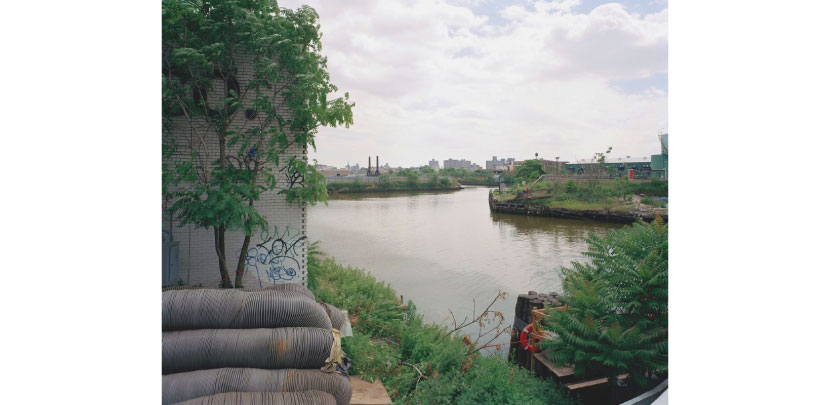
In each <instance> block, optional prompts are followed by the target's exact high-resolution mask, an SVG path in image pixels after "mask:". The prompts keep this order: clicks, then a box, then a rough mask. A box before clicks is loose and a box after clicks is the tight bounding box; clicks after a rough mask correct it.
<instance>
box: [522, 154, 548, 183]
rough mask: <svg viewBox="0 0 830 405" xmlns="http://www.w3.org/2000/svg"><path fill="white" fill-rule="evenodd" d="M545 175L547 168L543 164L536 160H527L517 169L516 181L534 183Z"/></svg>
mask: <svg viewBox="0 0 830 405" xmlns="http://www.w3.org/2000/svg"><path fill="white" fill-rule="evenodd" d="M543 174H545V166H544V165H542V162H540V161H538V160H534V159H529V160H525V161H524V163H522V165H521V166H519V168H518V169H516V179H517V180H519V181H533V180H536V179H537V178H538V177H539V176H541V175H543Z"/></svg>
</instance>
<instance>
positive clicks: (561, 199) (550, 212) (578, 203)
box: [488, 178, 668, 224]
mask: <svg viewBox="0 0 830 405" xmlns="http://www.w3.org/2000/svg"><path fill="white" fill-rule="evenodd" d="M488 202H489V206H490V210H491V211H492V212H502V213H509V214H519V215H532V216H542V217H553V218H572V219H593V220H596V221H603V222H614V223H622V224H630V223H634V222H637V221H638V220H643V221H646V222H651V221H653V220H654V219H655V218H656V217H658V216H660V217H661V218H663V220H664V221H665V222H668V182H666V181H664V180H646V181H644V180H625V179H615V180H601V179H593V180H592V179H587V180H585V179H582V180H576V181H575V180H574V179H566V178H563V179H547V180H544V181H541V182H540V181H536V182H533V183H532V184H531V185H529V186H523V185H522V186H516V187H511V188H508V189H507V190H505V191H504V192H502V193H498V192H490V194H489V197H488Z"/></svg>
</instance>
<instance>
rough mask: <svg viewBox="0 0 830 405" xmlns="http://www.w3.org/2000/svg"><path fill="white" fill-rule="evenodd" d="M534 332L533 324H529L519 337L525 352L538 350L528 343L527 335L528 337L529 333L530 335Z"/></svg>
mask: <svg viewBox="0 0 830 405" xmlns="http://www.w3.org/2000/svg"><path fill="white" fill-rule="evenodd" d="M532 331H533V324H532V323H529V324H527V326H525V327H524V329H522V334H521V335H520V336H519V343H521V344H522V347H523V348H524V349H525V350H530V351H535V350H536V348H535V347H533V345H532V344H530V343H528V341H527V335H528V333H530V332H532Z"/></svg>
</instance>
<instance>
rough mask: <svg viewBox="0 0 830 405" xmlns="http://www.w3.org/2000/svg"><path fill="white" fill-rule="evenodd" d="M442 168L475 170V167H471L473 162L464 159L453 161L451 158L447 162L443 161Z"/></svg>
mask: <svg viewBox="0 0 830 405" xmlns="http://www.w3.org/2000/svg"><path fill="white" fill-rule="evenodd" d="M479 167H480V166H479ZM444 168H445V169H466V170H475V166H474V165H473V162H471V161H469V160H466V159H461V160H455V159H452V158H450V159H447V160H445V161H444Z"/></svg>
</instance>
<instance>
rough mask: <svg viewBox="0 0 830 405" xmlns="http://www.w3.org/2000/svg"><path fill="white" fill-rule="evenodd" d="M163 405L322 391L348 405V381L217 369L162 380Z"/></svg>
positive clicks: (293, 372) (311, 373)
mask: <svg viewBox="0 0 830 405" xmlns="http://www.w3.org/2000/svg"><path fill="white" fill-rule="evenodd" d="M161 387H162V388H161V395H162V403H163V404H174V403H176V402H182V401H186V400H188V399H194V398H199V397H205V396H209V395H214V394H221V393H225V392H266V391H268V392H302V391H312V390H314V391H323V392H327V393H329V394H331V395H332V396H333V397H334V399H335V400H336V401H337V405H348V403H349V400H351V397H352V387H351V385H350V384H349V379H348V378H347V377H344V376H342V375H340V374H337V373H325V372H322V371H319V370H297V369H288V370H261V369H256V368H220V369H213V370H199V371H190V372H186V373H176V374H168V375H164V376H162V385H161Z"/></svg>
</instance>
